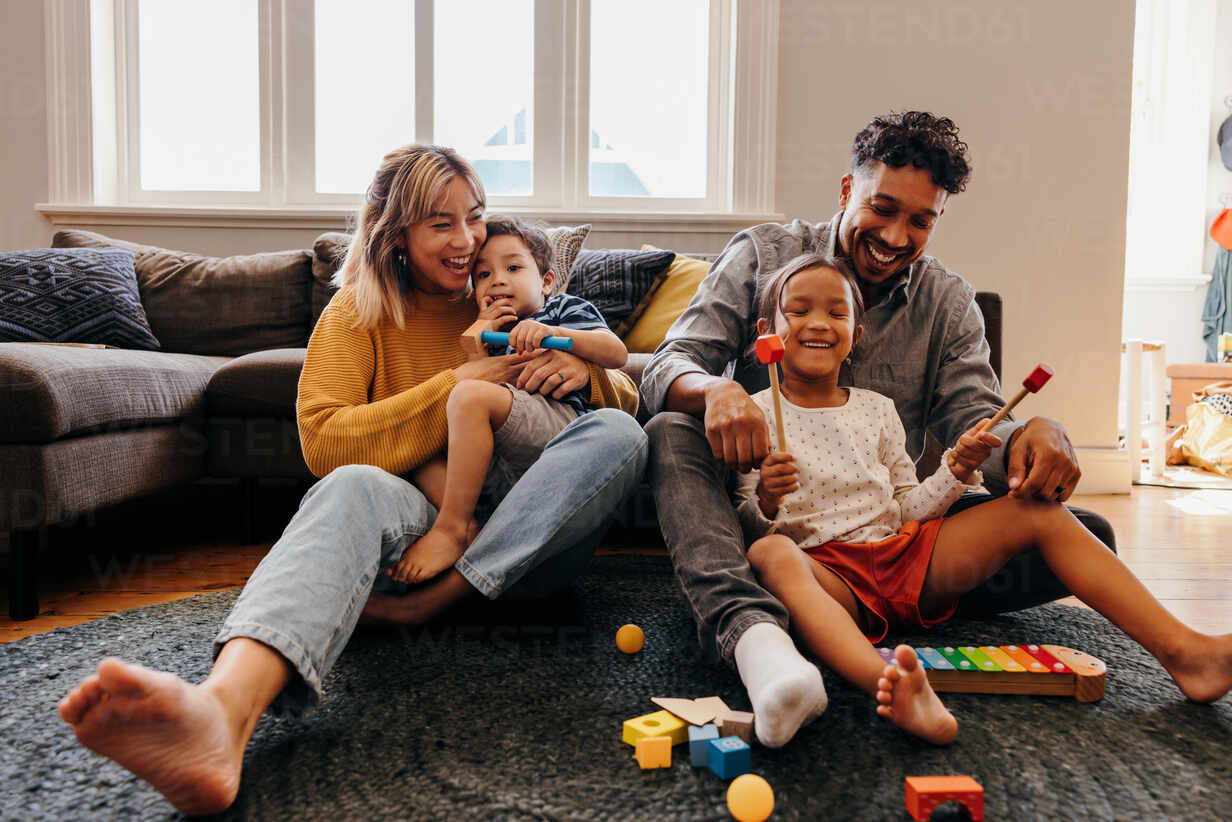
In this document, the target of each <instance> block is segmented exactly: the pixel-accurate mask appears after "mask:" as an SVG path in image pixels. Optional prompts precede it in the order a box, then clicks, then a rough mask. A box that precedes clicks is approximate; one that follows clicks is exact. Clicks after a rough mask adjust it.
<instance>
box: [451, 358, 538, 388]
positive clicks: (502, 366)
mask: <svg viewBox="0 0 1232 822" xmlns="http://www.w3.org/2000/svg"><path fill="white" fill-rule="evenodd" d="M534 356H535V355H534V354H506V355H504V356H502V357H479V358H478V359H474V360H471V361H469V362H465V363H462V365H459V366H458V367H457V368H455V369H454V370H453V374H454V376H455V377H457V378H458V381H459V382H461V381H462V380H483V381H485V382H495V383H502V382H508V383H512V382H513V381H514V380H516V379H517V377H518V374H520V373H521V372H522V369H523V368H525V367H526V363H527V362H528V361H530V360H532V359H533V358H534Z"/></svg>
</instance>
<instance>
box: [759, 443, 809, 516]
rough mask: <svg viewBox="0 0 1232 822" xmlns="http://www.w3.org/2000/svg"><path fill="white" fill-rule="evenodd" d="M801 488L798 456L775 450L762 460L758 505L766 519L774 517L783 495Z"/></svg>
mask: <svg viewBox="0 0 1232 822" xmlns="http://www.w3.org/2000/svg"><path fill="white" fill-rule="evenodd" d="M799 488H800V477H799V473H798V472H797V471H796V458H795V457H793V456H792V455H791V454H788V453H787V452H786V451H775V452H774V453H773V454H770V455H769V456H767V457H766V458H765V459H764V460H762V461H761V478H760V479H759V480H758V481H757V505H758V506H759V507H760V508H761V513H762V515H763V516H765V518H766V519H774V517H775V515H776V514H777V513H778V512H779V503H780V502H782V500H783V497H785V496H787V495H788V494H790V493H792V492H793V491H796V490H798V489H799Z"/></svg>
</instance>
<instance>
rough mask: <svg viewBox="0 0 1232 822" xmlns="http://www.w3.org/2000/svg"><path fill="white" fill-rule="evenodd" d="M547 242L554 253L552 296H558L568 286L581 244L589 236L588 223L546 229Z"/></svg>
mask: <svg viewBox="0 0 1232 822" xmlns="http://www.w3.org/2000/svg"><path fill="white" fill-rule="evenodd" d="M546 233H547V235H548V242H549V243H551V244H552V251H554V252H556V269H557V270H556V282H555V283H553V284H552V294H553V295H555V294H559V293H561V292H562V291H564V290H565V289H567V288H568V286H569V278H570V277H571V276H573V266H574V263H575V262H576V261H577V255H578V252H579V251H581V250H582V243H584V242H586V236H587V235H588V234H590V223H584V224H582V225H574V226H569V225H562V226H556V227H555V228H549V229H547V232H546Z"/></svg>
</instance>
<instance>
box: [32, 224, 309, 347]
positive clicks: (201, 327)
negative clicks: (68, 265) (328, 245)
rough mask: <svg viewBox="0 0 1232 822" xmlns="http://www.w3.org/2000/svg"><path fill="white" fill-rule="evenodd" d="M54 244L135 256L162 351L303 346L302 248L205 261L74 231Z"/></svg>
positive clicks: (305, 271)
mask: <svg viewBox="0 0 1232 822" xmlns="http://www.w3.org/2000/svg"><path fill="white" fill-rule="evenodd" d="M51 244H52V245H53V246H54V247H56V248H124V249H127V250H129V251H131V252H133V254H135V255H136V262H135V263H134V266H135V267H136V269H137V287H138V289H140V291H141V304H142V305H143V306H145V312H146V316H148V317H149V319H150V328H152V329H153V330H154V333H155V334H156V335H157V336H158V339H159V340H160V341H161V342H162V344H163V350H164V351H174V352H176V353H179V354H214V355H222V356H228V357H238V356H240V355H241V354H248V353H250V352H252V351H262V350H265V349H269V348H302V347H303V346H305V345H307V344H308V334H309V332H310V331H311V330H312V329H311V327H310V326H309V323H310V322H311V320H312V252H310V251H308V250H306V249H301V250H294V251H266V252H263V253H260V254H239V255H236V256H233V257H206V256H204V255H201V254H194V253H192V252H188V251H172V250H170V249H166V248H160V247H158V246H152V245H142V244H140V243H131V242H128V241H126V240H117V239H115V238H114V237H107V236H105V235H103V234H96V233H94V232H93V231H81V230H75V229H65V230H63V231H57V232H56V234H55V237H53V238H52V241H51Z"/></svg>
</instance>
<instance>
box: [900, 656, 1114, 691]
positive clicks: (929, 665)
mask: <svg viewBox="0 0 1232 822" xmlns="http://www.w3.org/2000/svg"><path fill="white" fill-rule="evenodd" d="M877 651H878V653H880V654H881V655H882V657H883V658H892V656H891V654H892V653H893V652H892V651H890V650H889V649H886V648H878V649H877ZM915 651H916V656H918V657H919V658H920V663H921V664H922V665H923V667H924V669H925V673H926V674H927V675H928V681H929V683H930V684H931V685H932V686H933V690H935V691H938V692H951V693H969V694H1036V695H1043V696H1072V697H1074V698H1075V699H1077V700H1078V701H1079V702H1098V701H1099V700H1101V699H1103V698H1104V686H1105V680H1106V676H1107V672H1108V666H1106V665H1105V664H1104V663H1103V662H1102V661H1101V660H1098V659H1096V658H1095V657H1093V656H1091V655H1090V654H1085V653H1083V652H1082V651H1075V650H1074V649H1073V648H1066V647H1064V646H1061V645H1002V646H995V645H984V646H981V647H979V648H976V647H974V646H971V645H961V646H957V647H946V648H916V649H915Z"/></svg>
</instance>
